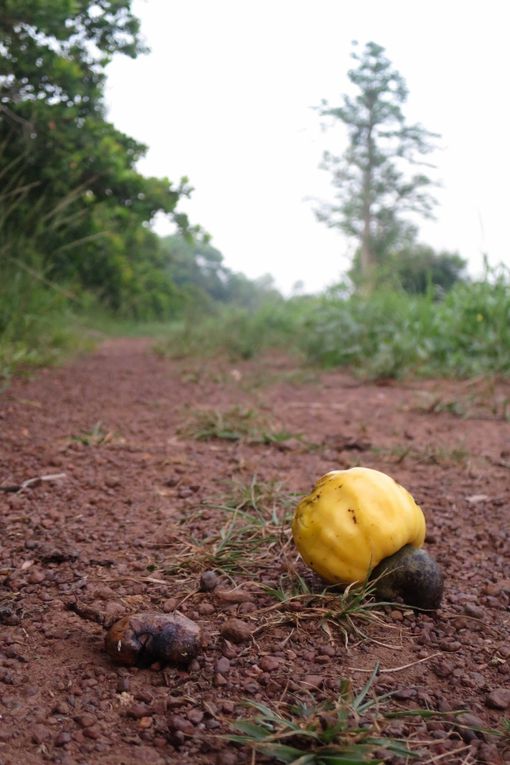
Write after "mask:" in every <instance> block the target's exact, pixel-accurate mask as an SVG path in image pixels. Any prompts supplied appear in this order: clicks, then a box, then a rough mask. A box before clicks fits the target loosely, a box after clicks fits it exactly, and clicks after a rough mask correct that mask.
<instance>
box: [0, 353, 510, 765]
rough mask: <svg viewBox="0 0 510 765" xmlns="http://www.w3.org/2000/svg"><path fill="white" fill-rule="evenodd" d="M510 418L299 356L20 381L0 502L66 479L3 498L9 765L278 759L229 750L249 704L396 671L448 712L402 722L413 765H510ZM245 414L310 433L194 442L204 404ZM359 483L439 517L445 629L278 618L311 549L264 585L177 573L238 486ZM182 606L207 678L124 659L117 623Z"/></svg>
mask: <svg viewBox="0 0 510 765" xmlns="http://www.w3.org/2000/svg"><path fill="white" fill-rule="evenodd" d="M509 400H510V386H509V384H508V383H503V382H495V381H491V380H476V381H472V382H461V383H455V382H438V381H428V382H426V383H422V382H419V381H418V382H416V381H415V382H409V383H405V384H397V383H387V384H385V385H382V384H372V383H361V382H359V381H358V380H357V379H356V378H354V377H350V376H348V375H346V374H344V373H338V372H320V373H319V372H317V373H316V372H313V371H310V370H299V369H297V370H296V369H293V368H292V363H291V362H290V361H289V360H284V359H279V358H268V359H265V360H263V361H260V362H255V361H249V362H242V363H239V364H228V363H220V362H205V361H203V362H191V361H183V360H179V361H168V360H165V359H161V358H159V357H158V356H157V355H156V354H155V353H154V352H153V351H152V349H151V343H150V341H148V340H131V339H130V340H127V339H122V340H114V341H113V340H112V341H108V342H106V343H104V344H103V345H102V346H101V347H100V348H99V349H98V350H97V351H96V352H94V353H92V354H91V355H89V356H86V357H83V358H80V359H77V360H75V361H73V362H72V363H69V364H67V365H65V366H63V367H61V368H54V369H48V370H43V371H39V372H38V373H37V374H35V375H34V376H33V377H32V378H31V379H17V380H15V381H13V382H12V383H11V384H10V386H9V387H8V388H7V389H6V390H4V392H3V393H2V394H1V395H0V439H1V440H0V487H7V486H14V485H21V484H22V483H23V482H24V481H26V480H29V479H31V478H37V477H41V476H51V475H55V474H57V475H58V474H64V477H62V478H56V479H53V480H48V481H43V482H40V483H35V484H31V485H28V486H26V487H25V488H24V489H23V490H21V491H18V492H16V491H10V492H8V491H1V492H0V507H1V515H0V765H17V764H18V763H23V765H32V763H46V762H48V763H60V764H61V765H89V764H90V763H102V764H104V765H120V764H121V763H126V764H131V763H142V762H143V763H147V764H148V765H163V764H164V763H196V764H197V765H202V764H205V763H215V764H217V765H238V764H239V765H241V764H243V763H251V762H257V763H258V762H260V763H263V762H269V760H268V759H267V758H264V757H262V756H261V755H257V756H256V758H255V759H253V760H252V753H251V751H250V750H248V749H247V748H243V747H239V746H237V745H234V744H232V743H229V742H228V741H226V740H225V739H224V738H223V737H222V736H223V734H226V733H228V732H229V731H230V732H231V731H232V729H231V727H230V724H231V722H232V721H235V720H236V719H238V718H244V717H246V716H247V714H249V710H247V708H246V706H245V705H244V702H246V700H250V699H251V700H258V701H262V702H263V703H266V704H269V705H272V706H274V707H275V708H276V707H277V706H278V705H279V704H280V705H281V704H282V703H283V702H285V701H293V700H294V701H295V700H296V698H306V697H307V698H308V699H309V700H310V699H314V700H315V701H316V702H317V703H319V702H321V701H323V700H326V699H334V698H335V696H336V695H337V693H338V688H339V686H340V682H341V680H342V679H343V678H350V679H351V680H352V683H353V685H354V687H355V688H360V687H361V686H362V685H363V684H364V683H365V682H366V680H367V678H368V677H369V673H370V671H371V670H372V669H373V667H374V666H375V665H376V664H377V663H379V665H380V673H379V675H378V677H377V680H376V681H375V685H374V689H375V691H376V692H377V693H385V692H387V691H393V692H394V698H393V701H392V705H393V706H395V707H396V708H401V709H402V708H408V709H412V708H416V707H419V708H420V709H431V710H436V711H439V712H441V713H442V716H440V717H437V716H436V717H435V718H434V717H432V718H430V719H425V720H423V721H420V720H417V721H414V722H412V724H411V723H408V721H406V720H395V721H393V722H392V723H391V724H390V728H389V730H388V731H387V732H388V733H389V734H392V735H393V736H395V737H401V738H404V739H405V738H407V737H411V741H410V743H411V744H412V745H414V746H415V748H417V749H419V750H420V751H421V755H420V758H419V759H418V760H413V762H421V763H427V762H430V763H432V762H443V763H449V765H461V763H463V764H464V765H473V764H474V763H490V765H498V763H510V739H509V738H508V735H507V737H506V738H505V737H504V736H503V735H496V733H495V732H494V731H502V730H503V728H504V721H505V719H508V718H510V663H509V657H510V640H509V632H510V612H509V604H510V573H509V546H510V545H509V542H510V523H509V506H510V422H509V417H510V411H509V409H508V406H507V404H508V401H509ZM234 405H238V406H240V407H243V408H249V409H253V410H257V411H262V412H263V413H264V417H265V418H266V419H267V420H268V421H270V422H273V423H274V424H275V427H277V429H278V430H280V431H287V432H288V433H289V434H294V436H289V438H287V439H286V440H283V441H278V440H276V441H275V442H272V443H271V442H269V443H252V444H250V443H246V442H235V441H227V440H211V441H198V440H195V439H193V437H191V436H184V435H183V433H182V431H181V430H180V428H181V426H182V425H183V423H185V422H186V421H189V418H190V416H191V415H192V414H193V412H194V411H196V410H197V408H201V407H202V408H204V407H213V408H216V409H217V410H218V411H225V410H227V409H228V408H229V407H232V406H234ZM355 464H362V465H366V466H370V467H374V468H377V469H379V470H383V471H385V472H387V473H390V474H391V475H393V477H394V478H396V479H397V480H398V481H400V482H401V483H402V484H403V485H404V486H406V488H408V489H409V490H410V491H411V493H412V494H413V495H414V496H415V498H416V500H417V501H418V503H419V504H420V505H421V506H422V507H423V509H424V512H425V514H426V517H427V522H428V538H427V547H428V549H429V551H430V552H431V553H432V554H433V555H434V556H435V557H436V558H437V560H438V561H439V563H440V564H441V566H442V567H443V569H444V573H445V578H446V592H445V598H444V603H443V606H442V607H441V609H440V610H439V612H438V613H437V614H433V615H426V614H414V613H412V612H411V611H409V610H406V609H402V608H398V607H391V608H390V607H385V608H381V610H380V611H379V612H378V613H379V617H380V619H379V622H378V623H375V624H364V623H363V624H362V623H360V628H361V630H362V631H363V635H362V634H360V633H356V632H354V633H352V634H350V635H349V638H348V640H347V641H346V640H345V636H344V635H343V633H342V631H341V630H339V629H337V628H336V627H335V626H334V625H333V626H332V625H331V624H329V623H326V624H320V623H316V622H315V621H313V620H306V619H305V620H302V621H300V620H299V614H298V616H297V617H296V618H292V613H290V616H289V618H288V619H287V620H285V619H282V620H281V623H279V624H274V623H268V620H267V614H268V612H267V611H263V610H262V609H264V608H267V607H269V606H274V605H275V604H276V603H277V601H276V600H275V598H274V596H273V595H271V594H270V593H268V592H267V590H266V589H264V587H266V588H270V587H273V588H277V587H278V585H279V582H280V579H281V578H282V577H284V576H285V575H286V572H288V565H289V564H288V560H289V556H290V559H291V560H292V561H294V564H295V565H296V566H297V569H296V570H297V571H299V572H301V574H302V575H303V574H304V568H303V567H302V566H301V564H300V563H298V562H297V555H296V554H295V553H294V552H293V550H292V548H291V547H290V546H289V548H288V555H287V556H286V557H285V560H283V559H282V558H280V557H279V556H276V558H275V560H274V565H272V566H269V567H268V568H266V569H264V570H263V571H262V572H261V570H260V569H258V568H256V566H255V565H254V569H253V574H252V575H250V574H251V572H250V571H244V572H236V571H235V570H234V571H233V572H231V573H230V575H227V574H225V573H223V572H221V571H217V572H216V574H211V573H206V574H205V577H204V576H202V579H201V574H204V571H201V570H200V566H199V567H198V568H197V569H196V570H191V571H190V572H188V573H186V572H184V573H183V572H176V573H173V574H172V573H169V571H171V566H172V564H173V563H175V559H176V556H177V555H178V554H179V550H182V547H179V545H178V544H177V543H176V539H177V537H178V538H179V539H181V540H182V539H183V538H184V539H186V538H189V539H190V540H191V538H192V537H193V538H200V537H204V536H207V534H211V533H212V532H213V531H214V530H217V529H219V528H220V526H221V525H222V524H223V523H224V522H225V517H224V516H222V515H221V513H222V511H221V510H218V509H214V508H211V507H210V506H209V505H210V504H214V503H216V504H221V502H222V497H223V498H224V497H225V496H227V495H228V493H229V491H231V489H232V484H233V482H234V483H237V484H239V483H244V484H247V485H249V484H250V482H251V481H252V480H254V476H256V480H257V481H261V482H270V481H275V482H282V483H283V485H284V488H285V489H286V491H288V492H295V493H296V494H302V493H305V492H306V493H307V492H308V491H309V490H310V488H311V487H312V485H313V484H314V483H315V481H316V479H317V478H318V477H319V476H321V475H322V474H323V473H325V472H327V471H328V470H331V469H335V468H342V467H349V466H351V465H355ZM176 608H178V609H179V610H180V611H181V612H182V613H183V614H185V615H186V616H188V617H189V618H191V619H193V620H195V621H196V622H198V624H199V625H200V626H201V629H202V632H203V636H204V646H203V650H202V652H201V653H200V654H199V656H198V658H196V659H195V660H194V661H193V662H192V663H191V664H190V666H189V667H188V668H187V669H175V668H172V667H166V668H159V667H157V666H156V667H152V668H149V669H135V668H125V667H119V666H116V665H114V664H113V663H112V661H111V659H110V658H109V657H108V655H107V654H106V653H105V651H104V646H103V640H104V627H103V626H102V625H101V624H100V623H98V622H100V621H101V620H103V621H104V622H105V623H111V621H113V620H114V619H115V618H117V617H120V616H123V615H125V614H128V613H130V612H135V611H159V612H171V611H173V610H174V609H176ZM269 613H271V614H276V613H278V611H277V610H276V611H271V612H269ZM296 619H297V621H296ZM456 710H463V716H461V717H460V718H455V717H454V716H453V715H451V714H450V713H451V712H453V711H456ZM455 720H457V722H459V720H460V725H456V724H455V722H454V721H455ZM480 728H490V729H492V732H491V731H488V732H483V731H480V730H479V729H480ZM413 742H415V744H413ZM382 755H383V756H384V753H382ZM385 762H387V763H394V765H396V764H397V763H399V764H400V763H404V762H405V760H403V759H402V758H400V759H399V758H395V757H394V758H393V759H392V758H391V757H390V756H388V757H386V759H385Z"/></svg>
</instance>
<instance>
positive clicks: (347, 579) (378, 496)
mask: <svg viewBox="0 0 510 765" xmlns="http://www.w3.org/2000/svg"><path fill="white" fill-rule="evenodd" d="M292 535H293V537H294V542H295V543H296V547H297V548H298V550H299V552H300V553H301V557H302V558H303V560H304V561H305V563H307V564H308V565H309V566H310V568H312V569H313V570H314V571H315V572H316V573H317V574H319V575H320V576H322V577H323V579H326V581H328V582H331V583H332V584H352V583H353V582H364V581H365V580H367V579H368V578H372V579H373V580H374V581H375V591H376V593H377V594H378V595H379V596H380V597H382V598H384V599H388V600H390V601H393V600H395V599H400V600H402V601H403V602H404V603H407V604H408V605H410V606H413V607H415V608H423V609H432V608H439V606H440V604H441V598H442V595H443V575H442V573H441V569H440V568H439V566H438V565H437V563H436V561H435V560H434V559H433V558H432V557H431V556H430V555H429V554H428V553H427V552H426V551H425V550H422V549H420V548H421V546H422V545H423V543H424V541H425V517H424V515H423V513H422V511H421V508H420V507H419V506H418V505H417V504H416V502H415V501H414V499H413V498H412V496H411V495H410V494H409V492H408V491H406V489H404V487H403V486H400V484H398V483H397V482H396V481H394V480H393V478H390V476H388V475H386V474H385V473H381V472H380V471H379V470H372V469H371V468H364V467H355V468H351V469H350V470H332V471H331V472H330V473H326V475H324V476H322V478H320V479H319V481H318V482H317V483H316V485H315V487H314V488H313V490H312V492H311V494H309V495H308V496H307V497H304V499H302V500H301V502H300V503H299V505H298V506H297V508H296V512H295V515H294V520H293V522H292Z"/></svg>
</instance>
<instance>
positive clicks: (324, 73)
mask: <svg viewBox="0 0 510 765" xmlns="http://www.w3.org/2000/svg"><path fill="white" fill-rule="evenodd" d="M133 10H134V12H135V14H136V15H137V16H138V17H139V18H140V19H141V21H142V31H143V34H144V37H145V39H146V42H147V43H148V45H149V46H150V48H151V52H150V53H149V54H148V55H146V56H141V57H139V58H138V59H136V60H135V61H131V60H129V59H126V58H123V57H118V58H117V59H115V61H114V62H113V63H112V64H111V66H110V68H109V78H108V87H107V105H108V113H109V118H110V119H111V120H112V121H113V122H114V123H115V125H116V126H117V127H118V128H120V129H121V130H123V131H124V132H126V133H128V134H129V135H132V136H133V137H135V138H137V139H139V140H140V141H142V142H144V143H145V144H147V145H148V147H149V151H148V153H147V156H146V158H145V159H144V160H143V161H142V162H141V164H140V170H141V171H142V172H144V173H146V174H148V175H157V176H168V177H169V178H170V179H171V180H178V179H179V178H180V177H181V176H184V175H186V176H187V177H188V178H189V179H190V182H191V184H192V186H193V187H194V189H195V191H194V192H193V195H192V199H191V201H190V202H187V203H186V204H185V205H183V209H185V211H186V212H188V214H189V216H190V218H191V220H192V222H193V223H200V224H201V225H202V226H203V227H204V228H205V229H206V230H207V231H208V232H209V233H210V234H212V237H213V244H214V246H216V247H217V248H218V249H219V250H220V251H221V252H222V253H223V255H224V257H225V263H226V265H227V266H228V267H229V268H231V269H233V270H235V271H243V272H244V273H245V274H247V275H248V276H250V277H257V276H260V275H262V274H264V273H268V272H269V273H271V274H272V275H273V276H274V278H275V280H276V282H277V285H278V286H279V287H280V288H282V289H284V290H285V291H287V292H288V291H290V289H291V288H292V285H293V284H294V283H295V282H297V281H298V280H302V281H303V282H304V283H305V286H306V289H307V290H319V289H321V288H323V287H324V286H326V285H328V284H331V283H332V282H334V281H337V280H338V279H339V278H340V277H341V274H342V273H343V272H345V270H346V269H347V268H348V265H349V257H350V255H352V250H353V244H352V243H351V242H349V241H347V240H346V239H345V238H344V237H343V236H342V235H341V234H340V233H339V232H338V231H335V230H331V229H328V228H327V227H326V226H324V224H321V223H319V222H318V221H317V220H316V218H315V215H314V213H313V208H314V203H313V202H312V201H311V200H312V199H315V198H319V199H323V200H325V201H331V200H332V199H333V196H332V188H331V186H330V180H329V176H328V174H327V173H326V172H324V171H321V170H319V164H320V161H321V156H322V153H323V151H324V150H325V149H329V150H332V151H333V152H335V151H340V150H341V147H342V146H343V145H344V141H345V134H344V132H343V128H342V126H341V125H340V124H338V126H337V127H336V128H335V129H332V130H327V131H324V130H322V129H321V126H320V118H319V116H318V114H317V112H316V111H314V109H313V107H315V106H317V105H319V103H320V102H321V100H322V99H323V98H325V99H327V100H328V101H329V102H330V103H331V104H338V103H339V102H340V98H341V95H342V93H344V92H345V90H346V88H347V87H348V80H347V69H348V68H349V67H350V66H351V60H350V53H351V41H352V40H354V39H356V40H358V41H359V42H360V44H362V45H363V44H364V43H366V42H367V41H369V40H373V41H374V42H377V43H378V44H379V45H382V46H383V47H385V48H386V54H387V56H388V57H389V58H390V60H391V61H392V63H393V65H394V66H395V67H396V68H397V69H398V70H399V72H400V73H401V74H402V75H403V77H404V78H405V80H406V82H407V85H408V88H409V91H410V96H409V100H408V105H407V108H406V114H407V115H408V117H409V121H413V122H414V121H419V122H421V123H422V124H423V125H424V126H425V127H426V128H427V129H429V130H432V131H435V132H438V133H440V134H441V136H442V138H441V142H440V145H441V149H440V151H439V152H437V153H436V154H435V156H434V161H435V163H436V165H437V171H436V175H437V178H438V179H439V180H441V182H442V188H441V190H440V191H438V193H437V198H438V200H439V203H440V204H439V207H438V214H437V220H436V221H435V222H427V223H424V224H423V225H422V226H421V228H420V237H421V239H422V240H423V241H425V242H427V243H429V244H431V245H433V246H434V247H436V248H446V249H449V250H457V251H459V252H460V254H461V255H463V256H464V257H465V258H467V259H468V260H469V264H470V271H471V273H472V274H474V275H476V274H478V273H480V270H481V264H482V253H483V252H486V253H487V254H488V256H489V259H490V261H491V262H492V263H494V264H496V263H498V262H505V261H506V262H507V263H510V225H509V220H508V218H509V216H510V210H509V202H510V194H509V189H508V186H509V184H510V138H509V135H510V107H509V104H508V93H509V65H508V52H507V49H508V30H509V28H510V4H509V3H508V2H506V1H505V0H483V2H482V1H481V0H480V1H477V2H473V1H472V0H447V1H446V0H428V2H426V3H425V2H422V1H420V0H414V1H413V2H409V0H134V2H133ZM157 230H158V231H159V232H160V233H166V232H167V231H168V230H169V228H168V225H167V224H166V223H159V224H158V227H157Z"/></svg>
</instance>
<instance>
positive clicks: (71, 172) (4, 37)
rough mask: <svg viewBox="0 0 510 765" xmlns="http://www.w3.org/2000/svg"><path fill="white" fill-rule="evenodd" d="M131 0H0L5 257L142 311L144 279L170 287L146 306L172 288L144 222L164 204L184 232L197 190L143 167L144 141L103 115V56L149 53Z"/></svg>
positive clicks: (0, 248)
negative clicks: (181, 208) (186, 205)
mask: <svg viewBox="0 0 510 765" xmlns="http://www.w3.org/2000/svg"><path fill="white" fill-rule="evenodd" d="M131 4H132V0H0V54H1V55H0V159H1V174H0V178H1V181H2V184H3V188H4V189H5V187H6V179H7V186H8V188H9V190H10V191H9V194H8V195H6V194H5V193H4V194H3V195H2V194H0V254H1V255H5V256H6V257H4V260H7V259H9V260H10V262H15V263H19V262H21V261H23V263H24V265H26V264H27V260H29V259H30V261H31V266H35V267H36V268H37V269H38V270H39V271H42V272H44V275H45V277H47V278H49V279H51V280H52V281H65V282H66V283H70V284H72V285H73V287H74V286H79V287H80V288H86V289H91V290H93V291H94V292H95V293H96V294H98V295H99V296H100V297H101V299H102V300H103V301H104V302H105V303H106V304H107V305H108V306H109V307H110V308H113V309H114V310H117V311H121V310H122V309H123V306H125V305H128V306H135V305H136V312H137V313H140V312H141V309H140V306H141V303H142V298H143V297H144V296H146V295H147V290H146V289H144V285H146V286H148V285H149V284H156V283H157V285H158V294H159V295H163V293H164V295H166V297H165V299H164V300H163V299H162V298H161V299H160V298H158V300H156V301H155V302H154V301H152V300H151V299H150V298H149V297H147V304H148V305H149V304H150V305H156V304H157V305H162V304H163V303H165V301H167V298H168V300H169V299H170V297H171V296H172V295H173V294H174V293H175V289H174V288H173V287H172V283H171V280H170V277H169V276H168V275H166V276H165V279H166V286H165V285H163V287H162V284H163V282H164V279H162V278H161V277H162V274H163V273H164V268H163V267H162V266H161V263H160V260H161V259H159V260H158V257H156V258H155V257H154V256H153V254H152V253H153V250H154V248H155V249H158V248H159V242H158V243H157V244H156V243H155V242H156V240H153V241H151V237H153V236H154V235H152V234H151V232H150V231H147V230H146V226H147V223H148V222H149V221H150V220H151V219H152V218H153V216H154V215H155V214H156V213H157V212H163V213H166V214H168V215H169V216H170V217H171V218H172V219H173V220H174V222H175V223H176V224H177V227H178V228H180V229H181V230H184V229H187V227H188V221H187V218H186V216H185V215H183V214H180V213H178V212H177V210H176V208H177V204H178V202H179V199H180V198H181V197H182V196H187V195H188V194H189V193H190V188H189V186H188V184H187V181H186V179H182V180H181V182H180V183H177V184H171V183H170V181H169V180H168V179H166V178H146V177H144V176H143V175H141V174H140V173H139V172H138V171H137V169H136V163H137V161H138V160H139V159H140V157H142V156H143V155H144V153H145V150H146V147H145V146H144V145H143V144H140V143H139V142H137V141H135V140H134V139H133V138H131V137H130V136H127V135H125V134H124V133H122V132H121V131H119V130H117V129H116V128H115V127H114V126H113V125H112V124H111V123H109V122H108V121H107V120H106V117H105V108H104V102H103V91H104V82H105V66H106V64H107V63H108V62H109V61H110V60H111V58H112V56H113V55H115V54H117V53H122V54H125V55H128V56H130V57H133V58H134V57H136V56H137V55H138V54H139V53H141V52H143V51H144V47H143V45H142V43H141V41H140V37H139V22H138V19H137V18H136V17H135V16H134V15H133V14H132V12H131ZM19 232H25V236H24V239H21V238H20V236H19ZM134 242H138V243H140V242H142V243H143V247H134V246H133V243H134ZM6 243H8V244H6ZM144 259H145V260H144ZM142 261H143V262H142ZM0 265H1V264H0ZM158 268H159V269H160V273H159V275H157V274H156V270H157V269H158ZM131 298H132V299H131ZM167 302H168V301H167ZM129 310H131V308H130V309H129ZM151 310H153V309H152V308H151Z"/></svg>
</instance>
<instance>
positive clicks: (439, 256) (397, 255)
mask: <svg viewBox="0 0 510 765" xmlns="http://www.w3.org/2000/svg"><path fill="white" fill-rule="evenodd" d="M466 265H467V264H466V261H465V260H464V258H462V257H461V256H460V255H459V254H458V253H456V252H447V251H446V250H440V251H439V252H436V251H435V250H434V249H433V248H432V247H430V246H429V245H426V244H420V243H419V242H410V243H409V244H408V245H407V246H402V247H399V248H398V249H396V250H394V251H392V252H390V253H388V256H387V258H386V260H385V262H384V264H383V265H381V266H380V267H379V268H378V269H377V272H376V274H375V283H374V286H376V287H379V286H389V287H393V288H395V287H396V288H399V289H403V290H404V291H405V292H409V293H410V294H414V295H416V294H424V293H426V292H427V290H428V289H429V288H430V287H433V288H434V289H435V291H436V293H437V294H438V295H442V294H444V293H445V292H448V291H449V290H451V288H452V287H453V286H454V284H456V283H457V282H459V281H465V280H466V278H467V277H466ZM349 276H350V278H351V280H352V282H353V283H354V284H355V285H356V286H361V284H362V276H361V268H360V258H359V255H356V256H355V257H354V261H353V265H352V268H351V270H350V271H349Z"/></svg>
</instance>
